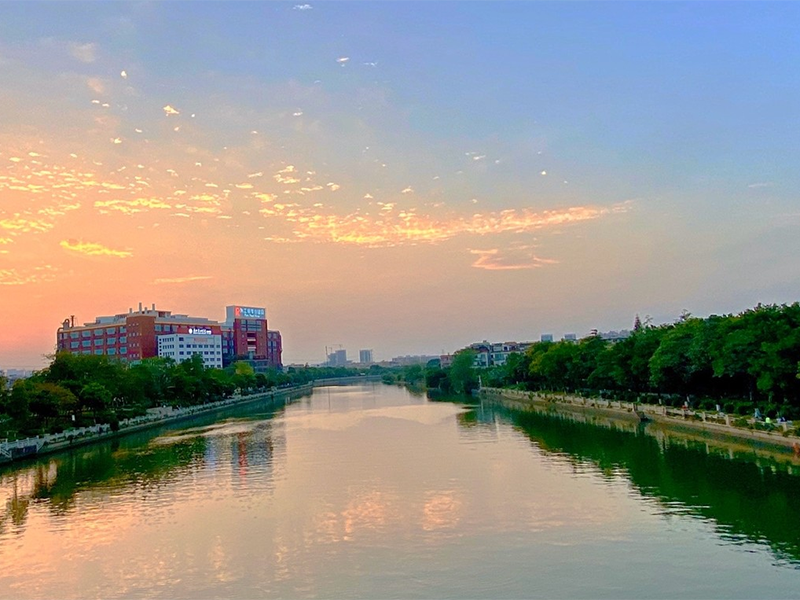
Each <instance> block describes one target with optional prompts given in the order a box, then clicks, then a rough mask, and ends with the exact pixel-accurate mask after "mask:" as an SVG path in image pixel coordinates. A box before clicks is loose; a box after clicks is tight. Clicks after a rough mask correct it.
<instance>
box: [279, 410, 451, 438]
mask: <svg viewBox="0 0 800 600" xmlns="http://www.w3.org/2000/svg"><path fill="white" fill-rule="evenodd" d="M464 410H465V409H464V408H463V407H461V406H456V405H452V404H419V405H412V406H388V407H385V408H364V409H362V408H359V409H357V410H353V411H348V412H331V413H309V414H302V415H293V416H286V417H284V418H283V421H284V422H285V423H286V425H287V426H288V427H294V428H298V429H326V430H331V431H343V430H345V429H349V428H351V427H355V426H357V425H360V424H361V423H362V422H363V421H366V420H369V419H381V418H383V419H400V420H403V421H412V422H415V423H420V424H422V425H436V424H438V423H441V422H442V421H446V420H448V419H451V418H453V417H454V416H455V415H458V414H460V413H462V412H464Z"/></svg>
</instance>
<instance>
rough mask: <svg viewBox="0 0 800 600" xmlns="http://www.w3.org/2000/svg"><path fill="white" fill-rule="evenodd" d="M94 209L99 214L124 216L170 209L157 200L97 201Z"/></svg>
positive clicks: (167, 205)
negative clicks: (115, 212) (111, 212)
mask: <svg viewBox="0 0 800 600" xmlns="http://www.w3.org/2000/svg"><path fill="white" fill-rule="evenodd" d="M94 207H95V208H96V209H98V211H99V212H101V213H106V212H110V211H118V212H121V213H123V214H126V215H133V214H136V213H141V212H146V211H150V210H154V209H166V208H172V206H171V205H170V204H167V203H166V202H164V201H163V200H161V199H159V198H135V199H133V200H98V201H96V202H95V203H94Z"/></svg>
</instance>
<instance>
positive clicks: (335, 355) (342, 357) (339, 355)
mask: <svg viewBox="0 0 800 600" xmlns="http://www.w3.org/2000/svg"><path fill="white" fill-rule="evenodd" d="M346 364H347V350H342V349H339V350H334V351H333V352H331V353H330V354H328V366H329V367H344V366H345V365H346Z"/></svg>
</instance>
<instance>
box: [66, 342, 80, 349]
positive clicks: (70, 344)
mask: <svg viewBox="0 0 800 600" xmlns="http://www.w3.org/2000/svg"><path fill="white" fill-rule="evenodd" d="M78 346H80V344H79V343H78V342H70V343H69V347H70V348H77V347H78Z"/></svg>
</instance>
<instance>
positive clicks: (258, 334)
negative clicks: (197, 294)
mask: <svg viewBox="0 0 800 600" xmlns="http://www.w3.org/2000/svg"><path fill="white" fill-rule="evenodd" d="M226 313H227V317H228V318H227V320H226V321H225V323H219V322H217V321H213V320H211V319H208V318H206V317H192V316H189V315H183V314H173V313H172V312H170V311H166V310H157V309H156V306H155V304H153V305H152V307H151V308H143V307H142V304H141V303H140V304H139V309H138V310H136V311H134V310H133V309H132V308H131V309H128V312H127V313H120V314H117V315H113V316H107V317H97V318H96V319H95V321H94V322H93V323H85V324H83V325H75V321H74V317H72V318H70V319H66V320H64V322H63V323H62V324H61V327H59V328H58V332H57V334H56V349H57V350H58V351H59V352H62V351H63V352H71V353H73V354H97V355H106V356H111V357H114V358H117V359H119V360H121V361H124V362H129V363H135V362H138V361H140V360H142V359H145V358H151V357H154V356H164V357H167V356H169V357H170V358H173V359H175V360H177V361H181V360H186V359H187V358H189V357H191V356H192V355H193V354H200V355H201V356H203V360H204V362H205V363H206V364H207V365H208V366H214V367H221V366H223V365H227V364H230V363H231V362H232V361H234V360H248V361H250V362H251V363H252V364H253V366H254V367H255V368H256V370H263V369H265V368H270V367H273V368H280V367H281V355H282V350H283V348H282V340H281V334H280V332H279V331H270V330H268V329H267V318H266V310H265V309H264V308H253V307H245V306H228V307H227V308H226ZM175 336H177V337H175ZM190 337H191V338H192V340H191V341H190V340H189V338H190ZM162 338H163V339H162ZM180 338H183V339H180ZM181 345H183V346H181ZM210 353H213V354H210Z"/></svg>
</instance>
